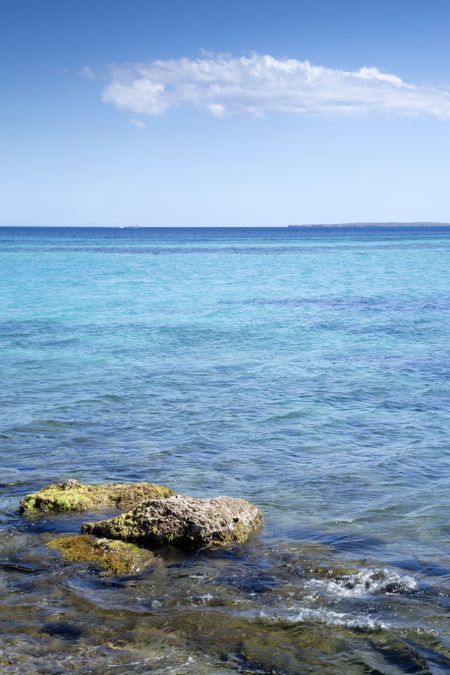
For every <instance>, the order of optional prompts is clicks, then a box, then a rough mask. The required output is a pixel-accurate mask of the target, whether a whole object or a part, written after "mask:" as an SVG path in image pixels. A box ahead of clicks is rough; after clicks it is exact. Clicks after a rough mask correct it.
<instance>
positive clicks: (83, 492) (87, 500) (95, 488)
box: [20, 478, 174, 514]
mask: <svg viewBox="0 0 450 675" xmlns="http://www.w3.org/2000/svg"><path fill="white" fill-rule="evenodd" d="M173 494H174V492H173V491H172V490H170V489H169V488H168V487H165V486H164V485H155V484H154V483H101V484H98V485H83V484H82V483H79V482H78V481H77V480H74V479H72V478H70V479H68V480H65V481H64V482H63V483H57V484H55V485H48V486H47V487H44V488H42V490H39V492H34V493H33V494H29V495H26V496H25V497H24V498H23V499H22V501H21V504H20V512H21V513H26V514H33V513H39V512H41V513H49V512H53V513H60V512H63V511H95V510H97V509H106V508H116V509H119V510H122V511H126V510H128V509H132V508H133V507H135V506H136V505H137V504H139V503H140V502H142V501H143V500H149V499H162V498H167V497H170V496H171V495H173Z"/></svg>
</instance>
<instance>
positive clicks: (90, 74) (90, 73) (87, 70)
mask: <svg viewBox="0 0 450 675" xmlns="http://www.w3.org/2000/svg"><path fill="white" fill-rule="evenodd" d="M78 75H81V76H82V77H87V79H88V80H93V79H94V78H95V71H94V69H93V68H91V66H83V67H82V68H80V70H79V71H78Z"/></svg>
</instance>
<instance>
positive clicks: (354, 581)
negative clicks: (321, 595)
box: [305, 569, 417, 597]
mask: <svg viewBox="0 0 450 675" xmlns="http://www.w3.org/2000/svg"><path fill="white" fill-rule="evenodd" d="M305 586H306V587H309V588H311V589H313V590H319V591H324V592H326V593H328V594H330V595H340V596H346V597H361V596H364V595H374V594H377V593H386V594H397V593H410V592H412V591H415V590H417V582H416V580H415V579H413V577H411V576H408V575H401V574H398V573H396V572H392V571H391V570H387V569H362V570H360V571H359V572H355V573H354V574H346V575H342V576H340V577H339V578H335V579H333V578H328V579H310V580H308V581H307V582H306V584H305Z"/></svg>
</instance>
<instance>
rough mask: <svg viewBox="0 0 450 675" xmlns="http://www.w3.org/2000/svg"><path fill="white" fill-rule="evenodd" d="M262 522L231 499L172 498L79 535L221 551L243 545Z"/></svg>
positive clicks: (248, 508)
mask: <svg viewBox="0 0 450 675" xmlns="http://www.w3.org/2000/svg"><path fill="white" fill-rule="evenodd" d="M261 522H262V516H261V513H260V512H259V511H258V509H257V508H256V506H254V505H253V504H250V502H247V501H245V500H243V499H236V498H234V497H215V498H212V499H198V498H195V497H188V496H185V495H175V496H173V497H169V498H168V499H156V500H152V501H149V500H148V501H144V502H141V503H140V504H138V506H136V508H134V509H133V510H132V511H130V512H128V513H124V514H122V515H121V516H118V517H117V518H111V519H109V520H103V521H100V522H96V523H86V524H84V525H82V532H85V533H89V534H95V535H97V536H101V537H108V538H110V539H121V540H122V541H130V542H135V543H137V544H140V545H142V546H147V547H149V548H152V547H154V546H156V547H159V546H167V545H173V546H177V547H179V548H182V549H198V548H221V547H228V546H232V545H234V544H241V543H244V542H245V541H246V540H247V539H248V538H249V536H250V535H251V534H252V533H253V532H255V531H256V530H257V529H258V528H259V526H260V525H261Z"/></svg>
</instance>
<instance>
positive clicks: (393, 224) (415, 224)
mask: <svg viewBox="0 0 450 675" xmlns="http://www.w3.org/2000/svg"><path fill="white" fill-rule="evenodd" d="M288 227H291V228H292V227H295V228H299V227H450V223H434V222H413V223H404V222H401V223H397V222H394V221H393V222H389V223H376V222H374V223H311V224H309V225H308V224H304V225H288Z"/></svg>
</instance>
